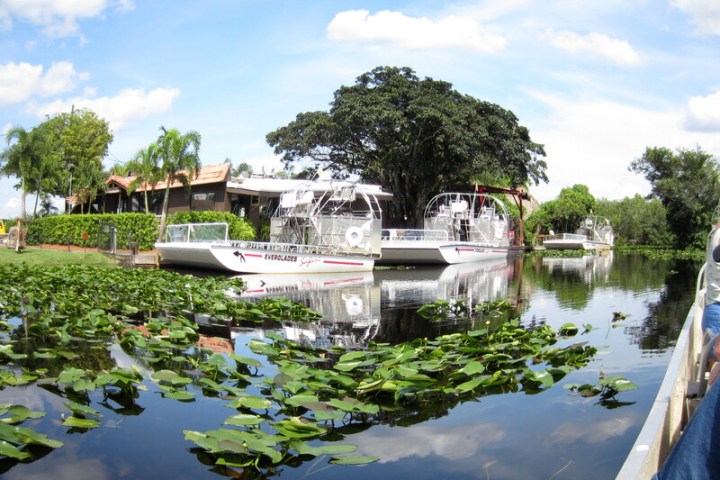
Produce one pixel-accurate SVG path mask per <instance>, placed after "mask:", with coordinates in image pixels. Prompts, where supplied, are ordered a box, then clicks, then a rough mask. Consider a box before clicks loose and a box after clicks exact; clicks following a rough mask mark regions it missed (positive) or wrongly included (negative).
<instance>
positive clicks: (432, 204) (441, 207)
mask: <svg viewBox="0 0 720 480" xmlns="http://www.w3.org/2000/svg"><path fill="white" fill-rule="evenodd" d="M508 220H509V216H508V212H507V208H505V204H504V203H503V202H502V201H501V200H500V199H498V198H496V197H494V196H492V195H487V194H484V193H441V194H440V195H436V196H435V197H433V198H432V199H430V201H429V202H428V205H427V207H426V208H425V229H426V230H444V231H446V232H448V234H449V236H450V240H454V241H464V242H478V243H484V244H494V245H500V246H508V245H510V237H509V235H508V233H509V232H508V225H510V222H509V221H508Z"/></svg>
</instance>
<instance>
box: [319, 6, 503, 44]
mask: <svg viewBox="0 0 720 480" xmlns="http://www.w3.org/2000/svg"><path fill="white" fill-rule="evenodd" d="M327 31H328V36H329V37H330V38H331V39H334V40H354V41H361V42H379V43H390V44H393V45H397V46H399V47H401V48H408V49H433V48H463V49H469V50H476V51H480V52H487V53H493V52H497V51H499V50H502V49H503V48H504V47H505V43H506V41H505V39H504V38H503V37H501V36H499V35H496V34H493V33H491V32H488V31H487V30H486V29H485V28H483V26H482V25H480V24H479V23H478V22H477V21H476V20H474V19H472V18H470V17H461V16H449V17H445V18H442V19H440V20H438V21H433V20H430V19H429V18H426V17H422V18H413V17H408V16H405V15H404V14H402V13H400V12H391V11H388V10H383V11H380V12H378V13H377V14H375V15H371V14H370V12H368V11H367V10H348V11H345V12H340V13H338V14H337V15H335V18H333V19H332V21H331V22H330V24H329V25H328V28H327Z"/></svg>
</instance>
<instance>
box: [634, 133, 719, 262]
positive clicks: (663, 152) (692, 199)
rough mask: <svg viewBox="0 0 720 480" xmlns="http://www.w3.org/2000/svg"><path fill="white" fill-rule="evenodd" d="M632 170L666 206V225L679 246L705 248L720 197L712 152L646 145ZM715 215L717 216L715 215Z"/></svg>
mask: <svg viewBox="0 0 720 480" xmlns="http://www.w3.org/2000/svg"><path fill="white" fill-rule="evenodd" d="M630 170H631V171H633V172H635V173H641V174H643V175H644V176H645V178H646V179H647V181H648V182H650V186H651V189H652V191H651V194H650V197H651V198H657V199H659V200H660V201H661V202H662V204H663V206H665V209H666V215H667V224H668V226H669V228H670V230H671V231H672V233H673V234H674V235H675V238H676V245H675V246H676V247H677V248H688V247H702V246H704V244H705V238H706V237H707V233H708V232H709V231H710V228H711V226H712V224H713V222H715V221H717V220H718V218H717V214H714V213H713V211H714V209H715V208H716V207H717V206H718V200H720V171H719V170H718V164H717V162H716V161H715V160H714V159H713V157H712V155H710V154H708V153H705V152H703V151H702V150H700V149H699V148H695V149H693V150H690V149H678V150H677V151H676V152H675V153H673V152H672V151H671V150H670V149H668V148H660V147H654V148H647V149H646V150H645V153H644V154H643V156H642V157H640V158H638V159H635V160H633V162H632V163H631V164H630ZM713 217H715V218H713Z"/></svg>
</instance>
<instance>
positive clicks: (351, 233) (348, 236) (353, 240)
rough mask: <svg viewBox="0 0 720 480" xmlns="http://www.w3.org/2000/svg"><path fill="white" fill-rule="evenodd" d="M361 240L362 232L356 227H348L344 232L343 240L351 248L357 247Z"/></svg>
mask: <svg viewBox="0 0 720 480" xmlns="http://www.w3.org/2000/svg"><path fill="white" fill-rule="evenodd" d="M362 239H363V232H362V230H360V229H359V228H358V227H350V228H348V229H347V232H345V240H347V243H348V245H350V246H351V247H357V246H358V245H360V243H361V242H362Z"/></svg>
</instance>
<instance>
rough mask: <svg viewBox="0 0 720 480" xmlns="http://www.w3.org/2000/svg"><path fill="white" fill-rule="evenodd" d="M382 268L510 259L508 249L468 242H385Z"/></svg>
mask: <svg viewBox="0 0 720 480" xmlns="http://www.w3.org/2000/svg"><path fill="white" fill-rule="evenodd" d="M381 248H382V256H381V257H380V259H379V260H378V263H379V264H388V265H390V264H441V265H442V264H445V265H453V264H457V263H469V262H480V261H485V260H498V259H504V258H507V256H508V252H509V249H508V248H505V247H493V246H486V245H477V244H473V243H469V242H452V243H441V242H424V241H422V240H420V241H383V242H382V244H381Z"/></svg>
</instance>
